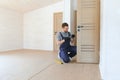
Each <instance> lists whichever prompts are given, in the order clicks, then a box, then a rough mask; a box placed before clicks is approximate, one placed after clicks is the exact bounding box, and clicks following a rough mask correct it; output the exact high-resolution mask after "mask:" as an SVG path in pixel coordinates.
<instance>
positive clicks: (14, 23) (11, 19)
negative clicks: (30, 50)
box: [0, 8, 23, 51]
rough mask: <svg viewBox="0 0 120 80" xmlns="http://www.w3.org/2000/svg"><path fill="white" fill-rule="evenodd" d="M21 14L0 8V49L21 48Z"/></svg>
mask: <svg viewBox="0 0 120 80" xmlns="http://www.w3.org/2000/svg"><path fill="white" fill-rule="evenodd" d="M22 29H23V28H22V14H20V13H17V12H15V11H11V10H7V9H3V8H0V51H6V50H14V49H21V48H23V45H22V43H23V41H22V39H23V38H22V37H23V35H22V32H23V31H22Z"/></svg>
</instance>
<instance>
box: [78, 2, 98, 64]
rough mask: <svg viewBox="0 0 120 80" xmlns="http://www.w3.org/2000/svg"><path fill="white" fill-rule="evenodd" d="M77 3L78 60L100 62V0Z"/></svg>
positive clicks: (81, 61)
mask: <svg viewBox="0 0 120 80" xmlns="http://www.w3.org/2000/svg"><path fill="white" fill-rule="evenodd" d="M77 3H78V10H77V25H78V27H77V28H78V29H77V47H78V48H77V53H78V54H77V62H80V63H99V43H100V41H99V40H100V35H99V34H100V0H78V2H77Z"/></svg>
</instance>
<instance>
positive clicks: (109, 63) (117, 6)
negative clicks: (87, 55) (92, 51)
mask: <svg viewBox="0 0 120 80" xmlns="http://www.w3.org/2000/svg"><path fill="white" fill-rule="evenodd" d="M101 3H102V6H101V7H102V8H101V11H102V12H101V13H102V14H101V15H102V16H101V17H102V19H101V22H102V23H101V63H100V69H101V73H102V78H103V80H120V0H102V1H101Z"/></svg>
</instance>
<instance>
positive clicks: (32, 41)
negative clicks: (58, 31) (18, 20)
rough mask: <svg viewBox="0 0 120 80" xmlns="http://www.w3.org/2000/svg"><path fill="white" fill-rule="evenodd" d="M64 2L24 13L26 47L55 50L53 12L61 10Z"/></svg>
mask: <svg viewBox="0 0 120 80" xmlns="http://www.w3.org/2000/svg"><path fill="white" fill-rule="evenodd" d="M63 8H64V2H63V1H62V2H58V3H56V4H53V5H50V6H47V7H44V8H40V9H37V10H34V11H32V12H29V13H25V14H24V48H25V49H38V50H53V13H54V12H61V11H63Z"/></svg>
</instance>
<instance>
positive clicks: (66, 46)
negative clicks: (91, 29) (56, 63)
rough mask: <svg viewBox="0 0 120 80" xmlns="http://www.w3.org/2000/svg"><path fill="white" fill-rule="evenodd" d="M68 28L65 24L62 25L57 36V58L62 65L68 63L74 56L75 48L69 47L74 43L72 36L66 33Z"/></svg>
mask: <svg viewBox="0 0 120 80" xmlns="http://www.w3.org/2000/svg"><path fill="white" fill-rule="evenodd" d="M68 29H69V26H68V24H67V23H63V24H62V32H59V33H58V34H57V44H58V45H59V46H60V47H59V53H58V57H59V58H60V60H62V61H63V62H64V63H69V62H70V61H71V59H72V57H74V56H75V55H76V46H71V45H70V44H71V43H73V42H74V36H73V37H72V35H71V33H70V32H68Z"/></svg>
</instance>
